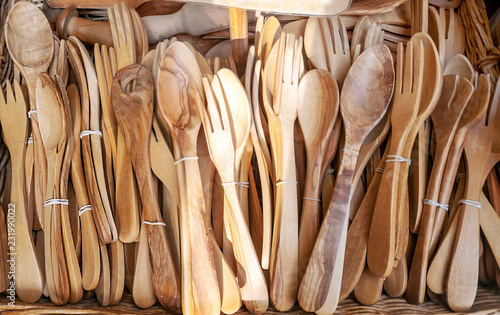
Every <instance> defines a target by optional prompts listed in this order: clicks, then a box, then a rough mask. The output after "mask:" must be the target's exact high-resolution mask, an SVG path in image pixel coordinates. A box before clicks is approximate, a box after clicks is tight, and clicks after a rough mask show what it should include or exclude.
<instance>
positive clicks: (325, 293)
mask: <svg viewBox="0 0 500 315" xmlns="http://www.w3.org/2000/svg"><path fill="white" fill-rule="evenodd" d="M375 65H376V66H375ZM375 77H377V78H383V79H382V80H374V78H375ZM364 82H377V83H378V85H377V86H376V87H375V86H373V85H371V86H370V89H369V90H366V88H367V85H365V84H364ZM393 89H394V68H393V60H392V56H391V53H390V51H389V49H388V48H387V47H386V46H384V45H376V46H373V47H371V48H369V49H368V50H367V51H365V52H364V53H363V54H362V55H361V56H360V57H359V58H358V59H357V61H356V62H355V63H354V64H353V66H352V67H351V69H350V70H349V73H348V75H347V77H346V81H345V84H344V88H343V90H342V93H341V101H340V104H341V113H342V117H343V120H344V126H345V130H346V141H345V147H344V152H343V157H342V163H341V166H340V170H339V173H338V176H337V182H336V189H335V190H334V192H333V197H332V201H331V202H330V206H329V209H328V212H327V214H326V217H325V219H324V221H323V224H322V226H321V229H320V232H319V234H318V238H317V240H316V244H315V246H314V249H313V252H312V254H311V258H310V260H309V264H308V266H307V269H306V273H305V274H304V277H303V279H302V282H301V285H300V289H299V304H300V305H301V307H302V308H303V309H305V310H307V311H315V312H317V313H330V314H331V313H333V312H334V311H335V309H336V308H337V304H338V298H339V293H340V282H341V281H340V278H341V275H342V269H343V268H342V265H343V260H344V259H343V258H344V252H345V241H346V234H347V222H348V220H347V218H348V215H347V211H348V208H349V200H348V199H349V195H350V189H351V186H350V184H351V181H352V176H353V171H354V168H355V165H356V159H357V155H358V154H359V153H358V152H359V149H360V147H361V145H362V143H363V140H364V138H365V137H366V136H367V135H368V134H369V133H370V131H371V130H372V129H373V128H374V127H375V126H376V124H377V123H378V122H379V121H380V120H381V119H382V117H383V116H384V114H385V112H386V111H387V107H388V103H389V101H390V99H391V96H392V92H393ZM360 113H363V115H362V116H361V115H360ZM334 217H335V218H337V219H335V220H334V219H333V218H334ZM318 283H322V284H324V285H321V286H317V284H318Z"/></svg>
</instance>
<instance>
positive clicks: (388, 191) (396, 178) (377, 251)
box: [367, 162, 403, 278]
mask: <svg viewBox="0 0 500 315" xmlns="http://www.w3.org/2000/svg"><path fill="white" fill-rule="evenodd" d="M401 168H402V163H401V162H390V163H387V164H386V165H385V169H384V174H383V176H382V181H381V182H380V187H379V190H378V194H377V202H376V204H375V209H374V210H373V219H372V223H371V227H370V234H369V236H368V252H367V263H368V266H369V267H370V271H371V272H372V273H373V274H374V275H375V276H379V277H382V278H386V277H388V276H389V275H390V274H391V271H392V265H393V262H394V256H395V247H396V219H397V204H398V202H397V201H398V200H397V198H398V195H397V191H398V188H399V187H398V185H402V180H401V178H402V175H403V172H401V171H400V170H401ZM389 196H390V197H389ZM388 197H389V198H388ZM382 201H384V202H382Z"/></svg>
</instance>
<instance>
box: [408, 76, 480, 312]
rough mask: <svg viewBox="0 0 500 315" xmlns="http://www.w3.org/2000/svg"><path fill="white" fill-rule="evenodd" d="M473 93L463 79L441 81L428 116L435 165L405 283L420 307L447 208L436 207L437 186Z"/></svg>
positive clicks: (470, 86)
mask: <svg viewBox="0 0 500 315" xmlns="http://www.w3.org/2000/svg"><path fill="white" fill-rule="evenodd" d="M472 92H473V86H472V84H470V83H469V81H467V79H465V78H461V79H459V77H458V76H457V75H450V76H445V77H444V78H443V89H442V92H441V97H440V99H439V101H438V104H437V105H436V108H435V109H434V111H433V112H432V114H431V118H432V122H433V126H434V131H435V140H436V152H435V154H434V159H433V160H434V164H433V166H432V171H431V174H430V176H429V183H428V185H427V190H426V194H425V198H426V199H425V200H424V205H423V210H422V217H421V218H420V219H417V221H420V224H419V230H418V232H419V233H418V239H417V244H416V246H415V251H414V254H413V259H412V266H411V269H410V274H409V279H408V290H407V292H406V297H407V299H408V301H410V302H411V303H414V304H420V303H423V301H424V298H425V288H426V274H427V268H428V262H429V260H430V257H431V256H432V254H433V253H432V252H430V242H431V239H432V229H433V225H434V217H435V212H436V208H438V207H439V208H441V207H446V206H447V205H441V204H438V202H437V199H438V196H439V189H440V183H441V180H442V176H443V172H444V168H445V163H446V157H447V156H448V152H449V149H450V146H451V143H452V141H453V137H454V136H455V132H456V130H457V128H458V124H459V121H460V117H461V115H462V112H463V110H464V108H465V105H466V104H467V102H468V101H469V99H470V97H471V95H472Z"/></svg>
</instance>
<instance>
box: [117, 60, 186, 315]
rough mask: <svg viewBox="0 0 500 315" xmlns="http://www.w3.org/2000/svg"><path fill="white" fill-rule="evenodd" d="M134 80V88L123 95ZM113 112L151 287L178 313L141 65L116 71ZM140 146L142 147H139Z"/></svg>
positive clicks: (146, 76) (146, 75) (147, 79)
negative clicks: (130, 171)
mask: <svg viewBox="0 0 500 315" xmlns="http://www.w3.org/2000/svg"><path fill="white" fill-rule="evenodd" d="M133 80H134V82H135V87H133V88H132V91H131V92H130V93H127V92H126V91H127V89H128V88H129V84H130V83H131V82H132V81H133ZM111 93H112V100H113V109H114V111H115V115H116V119H117V122H118V124H119V126H120V127H121V130H122V132H123V136H124V140H125V143H126V146H127V149H128V151H129V152H130V158H131V160H132V164H133V166H134V170H135V174H136V177H137V182H138V184H139V190H140V193H141V199H142V209H143V220H144V223H146V224H147V225H146V230H147V232H148V244H149V252H150V257H151V264H152V272H153V287H154V289H155V292H156V296H157V298H158V299H159V300H160V303H161V304H162V305H163V306H165V307H166V308H167V309H169V310H171V311H174V312H179V311H180V309H181V301H180V285H179V284H180V282H179V278H178V274H177V270H176V268H175V264H174V261H173V258H172V254H171V251H170V247H169V244H168V241H167V234H166V231H165V229H164V227H163V226H162V225H164V223H163V221H162V217H161V213H160V209H159V207H158V203H157V196H156V190H155V188H154V185H153V179H152V175H151V162H150V154H149V141H150V139H151V126H152V123H153V99H154V94H153V77H152V75H151V72H150V71H149V70H148V69H147V68H146V67H145V66H142V65H131V66H128V67H125V68H123V69H122V70H119V71H118V72H117V74H116V75H115V77H114V79H113V85H112V92H111ZM141 144H142V145H141Z"/></svg>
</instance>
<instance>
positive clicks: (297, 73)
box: [292, 36, 304, 85]
mask: <svg viewBox="0 0 500 315" xmlns="http://www.w3.org/2000/svg"><path fill="white" fill-rule="evenodd" d="M303 44H304V39H303V38H302V36H299V40H298V41H297V43H296V45H295V52H294V53H295V55H294V60H293V66H292V68H293V73H292V84H293V85H298V84H299V80H300V78H301V76H302V75H301V69H302V68H303V59H302V46H303Z"/></svg>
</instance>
